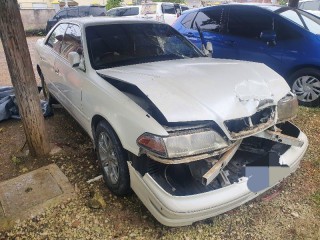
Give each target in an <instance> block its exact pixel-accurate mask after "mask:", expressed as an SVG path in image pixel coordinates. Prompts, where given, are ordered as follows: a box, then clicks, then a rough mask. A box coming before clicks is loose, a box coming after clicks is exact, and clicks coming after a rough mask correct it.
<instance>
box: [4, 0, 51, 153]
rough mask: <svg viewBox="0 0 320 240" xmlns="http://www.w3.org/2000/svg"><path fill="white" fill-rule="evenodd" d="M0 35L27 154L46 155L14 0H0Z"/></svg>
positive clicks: (46, 140)
mask: <svg viewBox="0 0 320 240" xmlns="http://www.w3.org/2000/svg"><path fill="white" fill-rule="evenodd" d="M0 37H1V40H2V44H3V48H4V52H5V55H6V59H7V64H8V68H9V72H10V76H11V82H12V85H13V87H14V89H15V95H16V99H17V103H18V107H19V113H20V116H21V119H22V124H23V128H24V132H25V135H26V139H27V144H28V147H29V151H30V154H31V155H33V156H43V155H46V154H48V153H49V151H50V145H49V138H48V134H47V132H46V130H45V123H44V118H43V115H42V111H41V108H40V98H39V93H38V90H37V84H36V79H35V76H34V72H33V68H32V63H31V58H30V53H29V49H28V45H27V40H26V36H25V32H24V29H23V24H22V20H21V15H20V11H19V7H18V3H17V0H0Z"/></svg>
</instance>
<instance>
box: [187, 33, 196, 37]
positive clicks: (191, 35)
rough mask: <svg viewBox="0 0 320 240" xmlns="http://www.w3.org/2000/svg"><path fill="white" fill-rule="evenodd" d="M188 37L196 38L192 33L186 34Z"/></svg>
mask: <svg viewBox="0 0 320 240" xmlns="http://www.w3.org/2000/svg"><path fill="white" fill-rule="evenodd" d="M185 35H186V36H187V37H194V35H193V33H192V32H188V33H186V34H185Z"/></svg>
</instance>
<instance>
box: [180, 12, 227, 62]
mask: <svg viewBox="0 0 320 240" xmlns="http://www.w3.org/2000/svg"><path fill="white" fill-rule="evenodd" d="M224 9H225V8H224V7H220V6H219V7H213V8H207V9H204V10H200V11H198V12H192V13H190V14H188V15H187V16H186V17H185V18H184V19H183V20H182V21H181V24H182V25H183V26H184V29H183V30H181V29H177V30H178V31H180V32H181V33H182V34H183V35H184V36H185V37H187V38H188V39H189V40H190V41H191V42H192V43H193V44H195V45H196V46H197V47H198V48H199V49H201V48H202V40H201V38H200V35H199V31H198V29H197V25H198V27H199V28H200V29H201V32H202V34H203V38H204V41H205V43H207V42H211V43H212V46H213V57H215V58H228V57H229V58H233V56H232V55H231V54H232V53H233V51H230V49H229V46H228V45H227V44H226V43H225V40H224V35H223V33H224V29H225V18H224Z"/></svg>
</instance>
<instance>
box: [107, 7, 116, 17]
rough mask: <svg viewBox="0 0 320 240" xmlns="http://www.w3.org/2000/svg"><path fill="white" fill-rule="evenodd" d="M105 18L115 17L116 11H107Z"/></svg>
mask: <svg viewBox="0 0 320 240" xmlns="http://www.w3.org/2000/svg"><path fill="white" fill-rule="evenodd" d="M106 15H107V16H117V10H116V9H111V10H108V12H107V14H106Z"/></svg>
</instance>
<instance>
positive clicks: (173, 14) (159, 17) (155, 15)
mask: <svg viewBox="0 0 320 240" xmlns="http://www.w3.org/2000/svg"><path fill="white" fill-rule="evenodd" d="M186 10H188V7H187V6H186V5H180V4H178V3H169V2H153V3H145V4H142V9H141V17H142V18H146V19H152V20H156V21H159V22H163V23H167V24H169V25H172V24H173V23H174V21H176V20H177V18H178V17H179V16H180V15H181V13H182V12H183V11H186Z"/></svg>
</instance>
